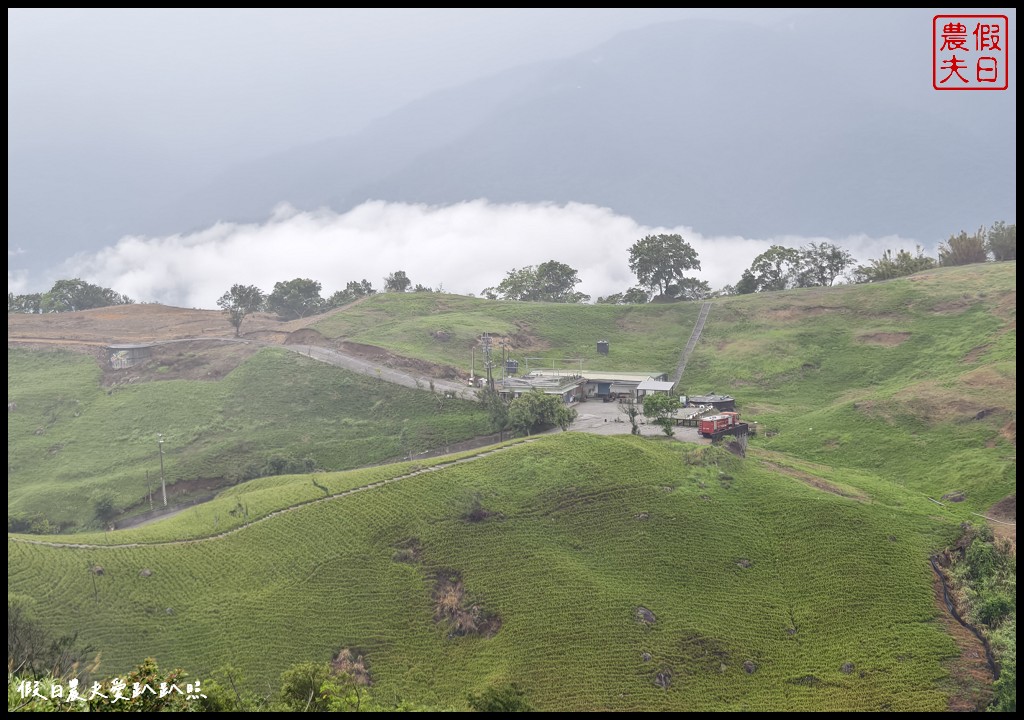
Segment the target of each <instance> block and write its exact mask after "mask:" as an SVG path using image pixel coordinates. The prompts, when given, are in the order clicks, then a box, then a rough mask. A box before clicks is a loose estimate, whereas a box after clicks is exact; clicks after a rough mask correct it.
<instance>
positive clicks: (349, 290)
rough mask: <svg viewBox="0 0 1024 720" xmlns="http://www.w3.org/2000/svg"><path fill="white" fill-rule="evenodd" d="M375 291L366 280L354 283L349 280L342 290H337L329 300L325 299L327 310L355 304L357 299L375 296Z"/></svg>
mask: <svg viewBox="0 0 1024 720" xmlns="http://www.w3.org/2000/svg"><path fill="white" fill-rule="evenodd" d="M376 293H377V291H376V290H374V289H373V285H371V284H370V282H369V281H368V280H365V279H364V280H362V281H359V282H357V281H355V280H351V281H349V283H348V284H347V285H345V289H344V290H338V291H337V292H335V293H334V294H333V295H331V297H330V298H328V299H327V301H326V303H325V304H326V305H327V307H328V308H336V307H341V306H342V305H348V304H349V303H352V302H355V301H356V300H358V299H359V298H364V297H367V296H369V295H375V294H376Z"/></svg>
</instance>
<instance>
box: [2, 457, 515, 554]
mask: <svg viewBox="0 0 1024 720" xmlns="http://www.w3.org/2000/svg"><path fill="white" fill-rule="evenodd" d="M532 441H533V440H532V439H530V438H526V439H524V440H520V441H519V442H516V443H514V444H512V445H505V446H504V447H500V448H494V449H493V450H487V451H486V452H482V453H477V454H476V455H471V456H469V457H464V458H459V459H458V460H452V461H450V462H446V463H441V464H439V465H432V466H431V467H428V468H420V469H419V470H414V471H413V472H410V473H406V474H405V475H398V476H396V477H393V478H388V479H387V480H378V481H377V482H372V483H369V484H367V485H360V486H359V487H356V488H351V489H349V490H345V491H343V492H340V493H334V494H333V495H326V496H324V497H322V498H315V499H313V500H306V501H304V502H300V503H296V504H295V505H289V506H288V507H286V508H281V509H280V510H275V511H274V512H272V513H269V514H267V515H264V516H263V517H259V518H256V519H255V520H253V521H252V522H247V523H244V524H242V525H239V526H238V527H234V528H231V529H230V530H225V531H224V532H222V533H217V534H216V535H205V536H203V537H198V538H188V539H185V540H163V541H158V542H149V543H147V542H133V543H113V544H109V545H107V544H93V543H61V542H52V541H49V540H29V539H28V538H24V537H12V536H10V535H8V536H7V539H8V541H10V542H20V543H25V544H27V545H44V546H46V547H55V548H74V549H85V550H103V549H108V548H110V549H116V548H136V547H161V546H166V545H193V544H197V543H202V542H209V541H211V540H220V539H221V538H225V537H227V536H228V535H234V534H235V533H237V532H241V531H242V530H245V529H246V528H250V527H252V526H253V525H256V524H257V523H261V522H264V521H265V520H269V519H270V518H272V517H276V516H278V515H283V514H284V513H288V512H292V511H294V510H298V509H299V508H304V507H308V506H310V505H316V504H318V503H322V502H328V501H330V500H338V499H340V498H343V497H348V496H349V495H355V494H356V493H361V492H366V491H367V490H375V489H376V488H379V487H383V486H384V485H390V484H392V483H396V482H399V481H401V480H408V479H409V478H413V477H416V476H417V475H425V474H427V473H432V472H437V471H438V470H445V469H447V468H450V467H453V466H455V465H461V464H462V463H467V462H473V461H475V460H479V459H480V458H483V457H487V456H488V455H493V454H494V453H499V452H502V451H504V450H507V449H508V448H510V447H515V446H517V445H522V444H524V443H529V442H532Z"/></svg>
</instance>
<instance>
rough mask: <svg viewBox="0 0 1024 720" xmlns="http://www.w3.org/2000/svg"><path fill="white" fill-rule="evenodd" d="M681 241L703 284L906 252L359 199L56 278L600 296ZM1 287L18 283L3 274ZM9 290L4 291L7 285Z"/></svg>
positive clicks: (193, 296) (157, 241) (181, 285)
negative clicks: (651, 239) (655, 241)
mask: <svg viewBox="0 0 1024 720" xmlns="http://www.w3.org/2000/svg"><path fill="white" fill-rule="evenodd" d="M661 233H668V234H678V235H681V236H682V237H683V238H684V239H685V240H686V241H687V242H689V243H690V244H691V245H692V246H693V247H694V249H695V250H696V251H697V253H698V256H699V258H700V262H701V270H700V271H698V272H695V273H694V274H695V275H697V276H698V277H699V278H700V279H702V280H707V281H708V283H710V285H711V287H712V289H719V288H721V287H723V286H725V285H727V284H735V283H736V282H737V281H738V280H739V278H740V275H741V274H742V272H743V270H745V269H746V268H747V267H749V266H750V263H751V262H752V261H753V259H754V258H755V257H757V256H758V255H759V254H760V253H762V252H764V251H765V250H766V249H768V247H770V246H771V245H784V246H786V247H801V246H803V245H806V244H807V243H808V242H811V241H815V242H834V243H836V244H838V245H841V246H842V247H844V248H845V249H846V250H847V251H849V252H850V253H851V254H853V256H854V257H855V258H856V259H857V260H858V261H860V262H862V263H863V262H866V261H867V260H869V259H870V258H877V257H879V256H880V255H881V254H882V252H883V251H884V250H885V249H886V248H893V249H900V248H906V249H908V250H913V249H914V247H915V243H914V241H913V240H906V239H902V238H899V237H896V236H889V237H883V238H869V237H866V236H853V237H846V238H824V237H798V236H776V237H766V238H742V237H710V236H704V235H701V234H700V232H698V231H697V230H695V229H693V228H689V227H685V226H679V227H671V228H668V227H649V226H646V225H640V224H638V223H637V222H635V221H634V220H633V219H631V218H629V217H626V216H623V215H616V214H615V213H614V212H612V211H611V210H609V209H607V208H600V207H596V206H593V205H584V204H576V203H570V204H567V205H555V204H507V205H501V204H492V203H489V202H487V201H485V200H477V201H473V202H465V203H460V204H457V205H447V206H428V205H412V204H404V203H385V202H367V203H364V204H362V205H360V206H358V207H356V208H354V209H353V210H351V211H349V212H346V213H336V212H333V211H330V210H320V211H316V212H299V211H296V210H294V209H293V208H290V207H288V206H286V205H284V206H281V207H279V208H277V209H276V210H275V211H274V213H273V214H272V216H271V217H270V219H269V220H267V221H266V222H264V223H260V224H230V223H220V224H217V225H214V226H213V227H210V228H207V229H205V230H202V231H200V232H196V233H192V234H188V235H171V236H167V237H124V238H122V239H121V240H120V241H119V242H117V244H115V245H113V246H110V247H107V248H104V249H103V250H100V251H99V252H96V253H87V254H81V255H76V256H75V257H72V258H71V259H69V260H67V261H66V262H65V263H64V264H63V265H62V266H60V267H59V268H57V270H56V275H55V277H63V278H71V277H79V278H82V279H84V280H87V281H89V282H92V283H96V284H99V285H102V286H104V287H110V288H113V289H114V290H116V291H118V292H120V293H124V294H126V295H128V296H129V297H131V298H133V299H135V300H136V301H148V302H159V303H163V304H166V305H174V306H180V307H197V308H215V307H216V301H217V298H219V297H220V296H221V295H222V294H223V293H224V292H225V291H226V290H227V289H228V288H230V287H231V285H233V284H235V283H241V284H244V285H256V286H258V287H260V288H261V289H263V290H264V291H265V292H268V293H269V292H270V291H272V290H273V287H274V283H276V282H279V281H285V280H292V279H294V278H311V279H313V280H317V281H319V282H320V283H322V285H323V291H322V294H323V296H324V297H325V298H326V297H328V296H329V295H330V294H331V293H333V292H334V291H336V290H340V289H342V288H344V287H345V284H346V283H347V282H348V281H350V280H362V279H364V278H365V279H367V280H369V281H370V283H372V284H373V286H374V287H375V288H377V289H378V290H380V289H382V286H383V284H384V282H383V278H384V277H385V276H386V275H388V274H389V273H391V272H394V271H396V270H404V271H405V273H406V275H408V277H409V279H410V280H411V281H412V282H413V284H417V283H418V284H422V285H425V286H428V287H431V288H437V287H443V289H444V290H445V291H446V292H453V293H459V294H471V293H472V294H477V295H479V294H480V292H481V290H483V289H484V288H485V287H489V286H494V285H496V284H497V283H499V282H500V281H501V280H502V279H503V278H504V277H505V275H506V274H507V273H508V272H509V271H510V270H512V269H513V268H520V267H524V266H527V265H538V264H540V263H542V262H546V261H548V260H557V261H559V262H563V263H566V264H568V265H570V266H572V267H573V268H575V269H576V270H578V271H579V277H580V279H581V281H582V282H581V283H580V285H579V286H577V288H576V289H577V290H579V291H581V292H585V293H588V294H590V295H591V296H592V297H593V298H594V299H595V300H596V299H597V297H598V296H602V295H609V294H612V293H616V292H622V291H624V290H626V289H627V288H629V287H631V286H633V285H635V284H636V278H635V277H634V276H633V274H632V272H631V271H630V269H629V246H630V245H632V244H633V243H634V242H636V241H637V240H639V239H640V238H642V237H644V236H646V235H656V234H661ZM7 281H8V290H9V291H12V290H13V291H15V292H17V290H16V289H15V288H17V287H20V286H22V285H23V284H24V278H23V277H22V276H19V275H17V274H16V272H15V274H12V272H11V271H10V270H8V276H7ZM12 284H13V286H14V287H13V288H12Z"/></svg>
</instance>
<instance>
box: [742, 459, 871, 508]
mask: <svg viewBox="0 0 1024 720" xmlns="http://www.w3.org/2000/svg"><path fill="white" fill-rule="evenodd" d="M761 464H762V465H764V466H765V467H767V468H770V469H771V470H773V471H775V472H777V473H781V474H783V475H786V476H788V477H791V478H794V479H795V480H799V481H800V482H802V483H805V484H807V485H810V486H811V487H813V488H816V489H818V490H824V491H825V492H827V493H832V494H833V495H839V496H840V497H845V498H850V499H852V500H858V501H861V502H863V501H865V500H867V499H868V498H867V496H866V495H863V494H861V493H856V492H852V491H849V490H844V489H843V488H841V487H839V486H837V485H833V484H832V483H830V482H829V481H828V480H825V479H824V478H820V477H818V476H817V475H811V474H810V473H806V472H804V471H802V470H796V469H794V468H790V467H785V466H783V465H778V464H776V463H773V462H769V461H767V460H761Z"/></svg>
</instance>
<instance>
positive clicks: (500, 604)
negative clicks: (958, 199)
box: [8, 433, 956, 710]
mask: <svg viewBox="0 0 1024 720" xmlns="http://www.w3.org/2000/svg"><path fill="white" fill-rule="evenodd" d="M382 470H383V469H381V468H377V469H374V470H372V471H356V472H354V473H349V474H347V475H346V476H343V478H342V479H337V480H333V481H332V482H340V483H349V484H351V485H356V484H359V483H360V482H363V481H370V482H372V481H374V480H379V479H380V473H381V472H382ZM405 471H407V468H397V467H396V468H394V469H393V472H395V473H396V474H397V473H400V472H405ZM281 482H282V481H281V479H276V481H275V483H273V484H276V485H277V486H278V488H279V491H280V492H281V493H282V495H281V501H282V503H285V494H286V493H287V492H288V488H287V485H284V484H281ZM295 482H296V483H302V484H308V481H307V480H303V479H296V480H295ZM243 487H244V486H243ZM339 487H340V486H339ZM871 489H872V490H877V494H876V495H872V494H871V493H870V492H863V493H862V499H859V500H858V499H852V498H847V497H842V496H840V495H836V494H833V493H829V492H823V491H821V490H818V489H814V488H812V487H809V486H808V485H806V484H804V483H802V482H800V481H798V480H795V479H792V478H786V477H783V476H778V475H775V474H773V473H771V472H768V471H766V469H765V468H764V466H762V465H761V464H760V463H758V462H756V461H752V460H740V459H738V458H735V457H733V456H732V455H730V454H728V453H726V452H725V451H722V450H718V449H714V448H697V447H696V446H689V445H683V444H678V443H671V442H664V441H658V440H651V439H640V438H633V437H628V436H625V437H596V436H588V435H582V434H578V433H566V434H562V435H557V436H551V437H545V438H542V439H539V440H534V441H532V442H530V443H521V444H518V445H515V446H513V447H510V448H507V449H504V450H501V451H499V452H496V453H492V454H490V455H488V456H486V457H481V458H479V459H477V460H475V461H472V462H464V463H461V464H457V465H451V466H447V467H445V468H443V469H439V470H436V471H435V472H427V473H422V474H419V475H415V476H412V477H407V478H405V479H402V480H398V481H396V482H392V483H390V484H386V485H382V486H379V487H376V488H373V489H369V490H366V491H364V492H359V493H355V494H351V495H347V496H344V497H340V498H337V499H334V500H328V501H325V502H321V503H316V504H311V505H306V506H304V507H301V508H298V509H296V510H294V511H292V512H287V513H284V514H281V515H277V516H274V517H271V518H268V519H264V520H262V521H258V522H255V523H254V524H252V525H250V526H249V527H247V528H245V529H242V530H239V531H237V532H234V533H231V534H228V535H226V536H224V537H221V538H215V539H208V540H204V541H199V542H193V543H189V544H180V545H168V544H158V545H151V546H146V545H144V544H143V545H135V546H130V547H108V548H98V547H97V548H54V547H46V546H41V545H33V544H28V543H26V542H22V541H21V539H19V538H12V539H11V540H10V541H9V543H8V560H9V571H8V573H9V574H8V589H9V591H10V592H14V593H17V594H19V595H25V596H30V597H34V598H37V604H38V608H39V610H40V611H41V614H42V616H44V617H46V618H49V619H50V620H51V622H52V624H53V626H54V629H55V630H56V631H62V632H66V631H71V630H78V631H80V632H81V639H82V640H83V641H85V642H88V643H91V644H94V645H95V646H96V647H97V648H98V649H100V650H101V651H102V656H103V668H104V670H105V671H106V672H108V673H116V672H120V671H123V670H124V669H126V668H128V667H129V666H131V665H132V664H133V663H137V662H138V660H139V658H141V657H144V656H150V655H152V656H156V657H157V658H158V659H159V660H160V662H161V664H163V665H168V666H171V665H181V666H184V667H187V668H189V669H190V670H191V671H192V672H193V673H194V674H195V676H197V677H203V676H208V674H209V673H210V672H211V671H213V670H214V669H215V668H216V667H218V666H220V665H223V664H227V663H231V664H233V665H234V666H236V667H239V668H243V669H244V671H245V673H246V675H247V676H248V677H249V678H250V680H251V681H253V682H254V683H256V684H261V683H262V682H263V681H264V680H266V681H270V682H273V681H274V680H275V679H276V677H277V676H278V675H279V673H280V672H281V671H282V670H283V669H284V668H285V667H287V666H288V665H289V664H291V663H294V662H298V661H301V660H317V661H325V660H327V659H329V657H330V656H331V654H332V653H334V652H337V651H338V650H339V649H340V648H342V647H353V648H359V649H360V650H361V651H362V652H364V653H365V654H366V656H367V658H368V660H369V663H370V666H371V671H372V673H373V679H374V692H375V695H376V696H377V697H378V698H380V699H382V700H384V701H390V700H393V699H396V698H398V697H403V698H405V699H407V700H413V701H416V702H423V703H429V704H432V705H439V706H451V707H465V705H464V703H465V693H466V692H467V691H470V690H480V689H483V688H485V687H487V686H490V685H494V684H502V683H505V682H513V681H514V682H518V683H520V684H521V685H522V686H523V687H525V688H526V689H527V691H528V694H529V697H530V699H531V701H532V702H534V703H535V704H536V705H537V706H538V707H539V708H543V709H563V710H568V709H580V710H585V709H610V710H626V709H634V708H644V709H651V710H723V709H734V710H840V709H845V710H850V709H861V710H882V709H887V710H941V709H944V708H945V704H946V697H947V693H948V687H947V686H946V682H947V677H948V675H947V672H946V670H945V668H944V664H943V663H944V661H945V660H946V659H947V658H949V657H951V656H952V655H954V654H955V652H956V649H955V646H954V644H953V642H952V640H951V639H950V638H949V637H947V636H946V635H944V634H943V632H942V629H941V627H940V625H939V624H937V623H936V622H935V617H936V614H937V608H936V605H935V603H934V598H933V595H932V589H931V582H930V575H929V573H930V570H929V568H928V565H927V562H925V561H924V559H925V558H926V557H927V555H928V553H929V551H930V550H931V549H932V548H934V547H936V546H938V545H941V544H943V543H945V542H946V541H948V539H949V538H950V537H951V534H952V532H953V530H954V529H955V522H952V521H949V520H945V519H943V518H939V517H933V515H934V513H933V510H934V509H935V506H934V505H932V504H931V503H929V502H928V501H926V500H924V499H921V498H917V497H914V496H913V495H912V494H909V493H906V492H905V491H903V490H902V489H899V488H895V489H894V488H891V487H890V486H888V485H887V484H886V483H876V484H875V485H873V486H871ZM267 491H268V488H267V485H266V481H256V483H254V485H253V487H252V492H253V493H266V492H267ZM236 492H237V493H239V494H238V495H237V497H238V498H240V499H241V500H242V502H243V503H244V502H245V499H246V493H245V491H244V490H243V489H242V488H240V489H238V490H237V491H236ZM475 503H476V506H477V508H478V509H479V508H481V507H482V508H483V509H484V510H485V512H483V513H480V514H479V516H480V517H482V518H483V519H482V520H481V521H479V522H473V521H471V520H469V519H468V518H467V516H468V513H469V511H470V509H471V508H472V507H473V506H474V504H475ZM147 532H148V533H152V535H151V538H152V539H153V540H158V539H165V538H164V537H163V533H162V532H161V531H160V530H159V527H158V526H154V527H152V528H146V529H143V530H139V531H135V534H134V535H132V536H131V540H132V541H134V542H139V541H145V539H146V538H145V534H146V533H147ZM119 535H120V533H118V532H115V533H111V534H110V536H109V537H108V538H107V541H110V540H113V539H116V538H117V537H118V536H119ZM75 541H76V542H88V541H89V538H88V537H86V536H82V537H76V538H75ZM95 566H101V567H102V568H103V574H102V575H94V574H92V573H91V572H90V568H92V567H95ZM144 569H148V570H150V571H151V572H152V574H151V575H150V576H148V577H143V576H142V575H140V572H141V571H142V570H144ZM438 577H448V578H451V577H459V578H461V580H462V582H463V584H464V588H465V592H466V596H467V602H472V603H475V604H478V605H480V606H482V608H484V610H485V611H486V612H487V613H488V614H496V615H497V616H498V617H500V629H499V630H498V631H497V633H496V634H494V635H493V636H492V637H472V636H467V637H450V636H449V635H450V626H449V625H447V624H446V623H444V622H437V621H436V620H435V619H434V618H435V602H434V601H433V600H432V588H434V587H435V583H436V580H437V578H438ZM55 578H59V580H58V581H57V582H55V581H54V579H55ZM94 581H95V586H94ZM643 609H646V610H649V611H650V613H653V616H651V615H644V614H643ZM641 617H643V618H644V619H645V620H646V621H643V620H641V619H640V618H641ZM651 620H653V622H647V621H651ZM847 663H852V670H851V666H850V665H846V664H847ZM844 665H846V668H845V671H844ZM659 675H660V677H661V678H662V680H661V683H662V685H664V684H666V683H665V678H669V681H668V687H667V689H666V688H663V687H661V686H659V685H658V684H656V680H657V679H658V677H659Z"/></svg>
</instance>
